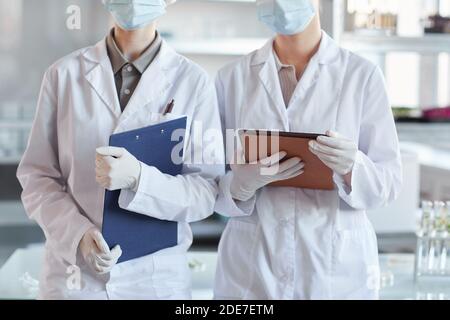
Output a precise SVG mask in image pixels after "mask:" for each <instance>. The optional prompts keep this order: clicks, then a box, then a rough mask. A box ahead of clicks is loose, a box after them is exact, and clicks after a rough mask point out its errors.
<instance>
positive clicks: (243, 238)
mask: <svg viewBox="0 0 450 320" xmlns="http://www.w3.org/2000/svg"><path fill="white" fill-rule="evenodd" d="M259 232H260V231H259V225H258V224H257V223H254V222H253V221H250V220H249V217H245V218H232V219H230V221H229V222H228V225H227V227H226V229H225V231H224V233H223V235H222V239H221V241H220V245H219V261H218V267H217V271H216V284H215V292H214V294H215V297H216V298H217V299H245V297H246V296H247V292H248V290H249V288H250V287H251V284H252V282H253V281H254V275H255V268H256V265H255V263H256V262H255V258H256V257H255V249H256V244H257V239H258V237H259V236H258V233H259Z"/></svg>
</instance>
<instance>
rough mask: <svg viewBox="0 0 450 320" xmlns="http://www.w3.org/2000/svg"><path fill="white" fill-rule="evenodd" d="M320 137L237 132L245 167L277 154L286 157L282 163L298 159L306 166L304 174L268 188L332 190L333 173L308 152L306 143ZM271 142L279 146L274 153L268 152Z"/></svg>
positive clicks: (267, 132) (287, 133) (266, 132)
mask: <svg viewBox="0 0 450 320" xmlns="http://www.w3.org/2000/svg"><path fill="white" fill-rule="evenodd" d="M319 136H321V135H320V134H307V133H293V132H278V131H277V132H271V131H262V130H241V132H240V138H241V142H242V145H243V149H244V150H245V160H246V162H247V163H252V162H255V161H258V160H260V159H263V158H266V157H267V156H270V155H272V154H274V153H276V152H278V151H285V152H287V154H288V155H287V156H286V158H285V159H283V160H287V159H290V158H294V157H299V158H300V159H302V161H303V162H304V163H305V169H304V173H303V174H301V175H300V176H298V177H296V178H293V179H290V180H284V181H278V182H275V183H272V184H271V186H277V187H294V188H303V189H315V190H334V189H335V185H334V182H333V171H332V170H331V169H330V168H328V167H327V166H326V165H325V164H324V163H323V162H322V161H321V160H320V159H319V158H317V156H316V155H314V154H313V153H311V151H309V148H308V143H309V141H311V140H315V139H317V137H319ZM278 137H279V138H278ZM272 139H278V145H279V148H278V150H275V151H274V152H272V150H271V149H272V144H273V142H274V140H272ZM255 144H256V145H255ZM275 148H276V145H275Z"/></svg>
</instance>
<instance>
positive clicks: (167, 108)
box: [163, 99, 175, 115]
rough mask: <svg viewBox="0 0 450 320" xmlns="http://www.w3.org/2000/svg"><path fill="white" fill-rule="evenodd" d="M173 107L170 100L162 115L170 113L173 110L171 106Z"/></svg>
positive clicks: (173, 103) (172, 102) (173, 102)
mask: <svg viewBox="0 0 450 320" xmlns="http://www.w3.org/2000/svg"><path fill="white" fill-rule="evenodd" d="M174 105H175V100H174V99H172V101H170V102H169V104H168V105H167V107H166V109H165V110H164V114H163V115H167V114H168V113H171V112H172V110H173V106H174Z"/></svg>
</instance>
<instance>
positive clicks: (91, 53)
mask: <svg viewBox="0 0 450 320" xmlns="http://www.w3.org/2000/svg"><path fill="white" fill-rule="evenodd" d="M83 57H84V62H85V63H84V66H85V75H84V77H85V79H86V80H87V81H88V82H89V84H90V85H91V87H92V88H93V89H94V91H95V92H96V93H97V95H98V96H99V97H100V99H101V100H102V101H103V103H105V105H106V106H107V107H108V108H109V109H110V110H111V112H112V113H113V114H114V116H115V117H116V118H119V117H120V114H121V109H120V103H119V98H118V96H117V91H116V85H115V82H114V74H113V71H112V66H111V62H110V61H109V57H108V53H107V50H106V43H105V40H102V41H100V42H99V43H97V45H96V46H95V47H92V48H90V49H88V50H87V51H86V52H85V53H84V54H83Z"/></svg>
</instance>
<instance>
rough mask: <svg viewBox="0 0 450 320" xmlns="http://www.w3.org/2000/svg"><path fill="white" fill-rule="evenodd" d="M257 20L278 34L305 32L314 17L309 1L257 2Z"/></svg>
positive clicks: (268, 0)
mask: <svg viewBox="0 0 450 320" xmlns="http://www.w3.org/2000/svg"><path fill="white" fill-rule="evenodd" d="M256 5H257V7H258V18H259V20H260V21H261V22H263V23H264V24H265V25H267V26H268V27H269V28H270V29H271V30H272V31H274V32H276V33H278V34H284V35H293V34H296V33H300V32H303V31H305V29H306V28H307V27H308V25H309V24H310V23H311V21H312V20H313V18H314V16H315V15H316V10H315V8H314V5H313V4H312V2H311V0H257V2H256Z"/></svg>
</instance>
